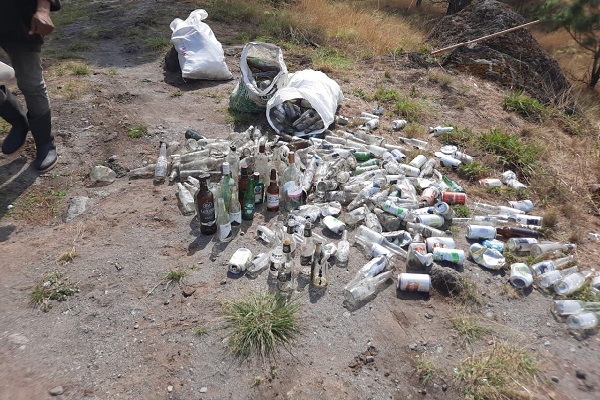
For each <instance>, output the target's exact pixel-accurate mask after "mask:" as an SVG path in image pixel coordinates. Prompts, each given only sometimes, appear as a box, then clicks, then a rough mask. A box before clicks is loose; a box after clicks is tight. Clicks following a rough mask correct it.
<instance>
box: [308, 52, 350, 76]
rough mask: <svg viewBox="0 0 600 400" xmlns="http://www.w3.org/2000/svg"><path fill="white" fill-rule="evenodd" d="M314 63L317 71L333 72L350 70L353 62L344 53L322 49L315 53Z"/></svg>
mask: <svg viewBox="0 0 600 400" xmlns="http://www.w3.org/2000/svg"><path fill="white" fill-rule="evenodd" d="M313 63H314V65H315V69H319V70H322V71H325V72H332V71H336V70H339V69H347V68H349V67H350V66H351V65H352V64H353V62H352V60H351V59H349V58H348V57H346V56H345V55H344V53H342V52H341V51H340V50H337V49H324V48H320V49H317V50H315V51H314V54H313Z"/></svg>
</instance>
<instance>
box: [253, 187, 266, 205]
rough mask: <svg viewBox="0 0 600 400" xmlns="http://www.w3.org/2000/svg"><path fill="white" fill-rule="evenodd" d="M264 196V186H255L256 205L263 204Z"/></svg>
mask: <svg viewBox="0 0 600 400" xmlns="http://www.w3.org/2000/svg"><path fill="white" fill-rule="evenodd" d="M264 194H265V187H264V185H262V184H260V185H254V203H255V204H262V202H263V198H264Z"/></svg>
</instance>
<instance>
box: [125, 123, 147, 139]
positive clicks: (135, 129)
mask: <svg viewBox="0 0 600 400" xmlns="http://www.w3.org/2000/svg"><path fill="white" fill-rule="evenodd" d="M147 133H148V128H146V127H145V126H144V125H135V126H132V127H131V128H129V130H128V131H127V136H128V137H130V138H132V139H139V138H141V137H142V136H144V135H146V134H147Z"/></svg>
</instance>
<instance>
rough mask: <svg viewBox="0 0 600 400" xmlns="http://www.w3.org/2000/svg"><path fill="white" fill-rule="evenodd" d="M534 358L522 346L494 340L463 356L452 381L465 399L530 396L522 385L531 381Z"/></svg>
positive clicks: (534, 367)
mask: <svg viewBox="0 0 600 400" xmlns="http://www.w3.org/2000/svg"><path fill="white" fill-rule="evenodd" d="M537 371H538V364H537V362H536V361H535V360H534V359H533V358H532V357H531V356H530V355H529V354H528V353H527V351H526V350H525V349H521V348H517V347H515V346H513V345H509V344H505V343H497V344H495V345H494V346H493V347H492V348H491V349H489V350H487V351H484V352H482V353H477V354H473V355H472V356H471V357H469V358H467V359H465V360H463V361H462V362H461V363H460V365H459V367H458V370H457V374H456V384H457V386H458V387H459V388H460V389H461V391H462V392H463V394H464V396H465V399H467V400H484V399H485V400H506V399H520V398H531V392H530V391H528V390H525V389H524V387H526V385H533V384H534V383H535V382H534V378H535V375H536V373H537Z"/></svg>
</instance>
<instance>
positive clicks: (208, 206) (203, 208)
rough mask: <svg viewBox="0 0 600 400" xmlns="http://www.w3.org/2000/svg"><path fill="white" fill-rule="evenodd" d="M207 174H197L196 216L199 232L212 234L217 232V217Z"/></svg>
mask: <svg viewBox="0 0 600 400" xmlns="http://www.w3.org/2000/svg"><path fill="white" fill-rule="evenodd" d="M209 179H210V175H209V174H202V175H200V176H198V180H199V181H200V188H199V189H198V193H197V194H196V209H197V213H196V217H197V218H198V219H199V220H200V232H202V233H203V234H204V235H213V234H215V233H216V232H217V217H216V214H215V199H214V196H213V194H212V192H211V191H210V190H209V189H208V180H209Z"/></svg>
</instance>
